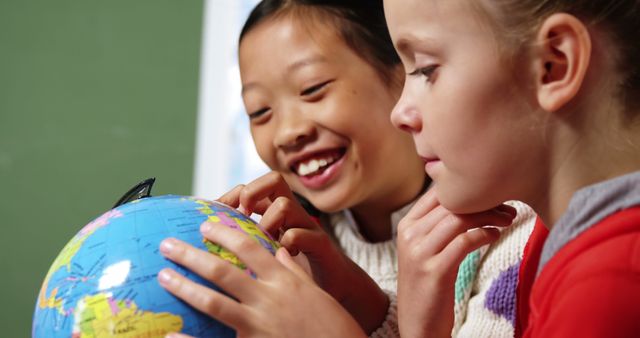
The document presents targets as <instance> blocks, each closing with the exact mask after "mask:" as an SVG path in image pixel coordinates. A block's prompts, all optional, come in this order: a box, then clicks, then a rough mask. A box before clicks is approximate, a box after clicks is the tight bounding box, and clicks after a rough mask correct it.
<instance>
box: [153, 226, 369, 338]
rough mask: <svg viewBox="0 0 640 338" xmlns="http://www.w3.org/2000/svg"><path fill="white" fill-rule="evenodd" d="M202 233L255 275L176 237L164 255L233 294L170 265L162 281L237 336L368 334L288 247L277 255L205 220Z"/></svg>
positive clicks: (164, 247)
mask: <svg viewBox="0 0 640 338" xmlns="http://www.w3.org/2000/svg"><path fill="white" fill-rule="evenodd" d="M201 232H202V235H203V236H204V237H205V238H207V239H208V240H210V241H212V242H215V243H218V244H220V245H222V246H223V247H225V248H226V249H227V250H229V251H231V252H233V253H234V254H236V255H237V256H238V258H239V259H240V260H242V261H243V262H244V263H245V264H246V265H247V267H248V268H249V269H251V270H252V271H253V272H254V273H255V275H256V279H253V278H252V277H251V276H250V275H249V274H247V273H246V272H244V271H243V270H241V269H239V268H237V267H236V266H234V265H232V264H231V263H229V262H227V261H225V260H223V259H222V258H220V257H218V256H215V255H212V254H210V253H208V252H206V251H203V250H199V249H196V248H194V247H193V246H191V245H188V244H187V243H184V242H181V241H178V240H175V239H168V240H165V241H164V242H163V244H162V245H161V251H162V253H163V255H165V257H167V258H169V259H171V260H172V261H174V262H176V263H178V264H180V265H182V266H184V267H185V268H187V269H189V270H192V271H193V272H195V273H197V274H198V275H200V276H202V277H204V278H205V279H207V280H209V281H211V282H212V283H214V284H215V285H217V286H218V287H220V288H222V289H223V290H225V291H226V292H227V293H228V294H229V296H227V295H225V294H222V293H220V292H217V291H215V290H213V289H210V288H207V287H205V286H203V285H201V284H198V283H195V282H193V281H192V280H190V279H187V278H185V277H184V276H182V275H181V274H179V273H176V272H175V271H173V270H171V269H164V270H162V271H161V272H160V274H159V275H158V279H159V281H160V284H161V285H162V286H163V287H164V288H166V289H167V290H168V291H169V292H171V293H172V294H174V295H175V296H177V297H179V298H181V299H182V300H184V301H185V302H187V303H189V304H190V305H192V306H193V307H195V308H196V309H198V310H200V311H202V312H203V313H206V314H208V315H209V316H211V317H214V318H216V319H218V320H219V321H221V322H223V323H224V324H226V325H228V326H230V327H232V328H234V329H235V330H236V332H237V336H238V337H364V336H365V335H364V333H363V332H362V330H361V328H360V327H359V325H358V323H356V321H355V320H354V319H353V318H352V317H351V316H350V315H349V314H348V313H347V312H346V311H345V310H344V308H343V307H342V306H340V304H338V302H336V301H335V300H334V299H333V298H332V297H331V296H329V295H328V294H327V293H325V292H324V291H323V290H322V289H320V288H318V287H317V285H315V283H314V281H313V280H312V279H311V277H310V276H309V275H308V274H307V273H306V272H305V271H304V270H303V269H302V268H300V267H299V266H298V265H297V264H296V263H295V262H294V261H293V259H292V257H291V256H290V255H289V253H288V252H287V250H285V249H284V248H280V249H279V250H278V251H277V252H276V257H274V256H272V255H271V254H270V253H269V252H268V251H267V250H266V249H265V248H263V247H261V246H260V244H258V242H256V241H255V240H253V239H251V238H250V237H248V236H247V235H245V234H243V233H241V232H239V231H236V230H233V229H231V228H228V227H226V226H223V225H218V224H209V223H203V225H202V228H201ZM176 337H183V336H182V335H176Z"/></svg>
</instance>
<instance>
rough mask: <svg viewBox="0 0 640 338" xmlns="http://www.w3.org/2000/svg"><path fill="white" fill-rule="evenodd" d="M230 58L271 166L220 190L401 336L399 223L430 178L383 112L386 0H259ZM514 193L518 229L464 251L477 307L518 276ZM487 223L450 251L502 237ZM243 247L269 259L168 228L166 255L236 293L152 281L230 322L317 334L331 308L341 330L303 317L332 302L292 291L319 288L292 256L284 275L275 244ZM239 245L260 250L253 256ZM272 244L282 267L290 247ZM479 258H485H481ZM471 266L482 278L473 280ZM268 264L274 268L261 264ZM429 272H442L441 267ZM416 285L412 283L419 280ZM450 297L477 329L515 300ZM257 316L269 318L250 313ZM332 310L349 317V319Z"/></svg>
mask: <svg viewBox="0 0 640 338" xmlns="http://www.w3.org/2000/svg"><path fill="white" fill-rule="evenodd" d="M239 58H240V71H241V78H242V84H243V90H242V96H243V100H244V103H245V106H246V110H247V113H248V116H249V119H250V126H251V134H252V136H253V139H254V142H255V144H256V149H257V150H258V153H259V155H260V156H261V158H262V159H263V160H264V161H265V162H266V163H267V164H268V165H269V167H270V168H271V169H273V170H274V173H271V174H268V175H266V176H264V177H261V178H259V179H258V180H256V181H254V182H252V183H250V184H248V185H246V186H239V187H237V188H236V189H234V190H233V191H231V192H230V193H228V194H227V195H225V196H223V197H222V198H221V199H220V200H221V201H223V202H225V203H227V204H229V205H232V206H234V207H238V208H241V209H243V210H244V211H245V212H246V213H248V214H249V213H251V212H256V213H259V214H262V215H263V217H262V219H261V222H260V225H261V226H262V227H263V228H264V229H265V230H266V231H268V232H270V233H271V234H272V235H274V236H275V237H277V238H279V240H280V242H281V243H282V244H283V246H284V247H285V248H287V249H288V250H289V252H292V253H294V254H295V253H297V252H298V251H301V252H302V253H303V254H304V255H306V257H308V262H307V264H308V265H309V268H310V270H311V272H312V274H311V275H312V276H313V278H314V280H315V282H316V283H317V284H318V285H319V286H320V287H322V289H323V290H324V291H325V292H327V293H328V294H329V295H331V296H332V297H333V299H335V300H337V301H338V302H339V304H340V305H342V306H343V307H344V308H345V309H346V310H347V311H348V312H349V314H351V315H352V316H353V317H354V318H355V320H356V321H357V323H358V324H359V326H360V327H361V329H362V330H364V331H365V332H366V333H368V334H371V335H373V336H386V337H391V336H398V329H397V317H396V312H395V304H394V303H395V302H394V298H395V288H396V276H397V273H398V271H397V263H396V259H397V258H396V243H395V239H396V232H397V231H396V229H397V225H398V222H399V220H400V219H401V218H402V217H403V216H404V215H405V214H406V213H407V211H408V210H409V208H410V207H411V206H412V205H413V203H414V201H415V200H416V198H417V197H418V195H420V194H421V193H422V192H424V191H425V190H426V186H427V185H428V184H429V183H430V180H428V179H427V178H426V175H425V173H424V163H423V162H422V161H421V160H420V158H419V157H418V156H417V155H416V149H415V147H414V145H413V143H412V140H411V137H410V136H409V135H407V134H405V133H402V132H401V131H400V130H397V129H395V128H393V126H392V124H391V122H390V120H389V113H390V112H391V109H392V108H393V106H394V105H395V103H396V101H397V100H398V98H399V94H400V92H401V88H402V77H403V76H404V74H403V72H402V69H401V67H400V59H399V58H398V55H397V53H396V52H395V50H394V49H393V45H392V43H391V40H390V38H389V35H388V32H387V29H386V25H385V23H384V16H383V11H382V3H381V1H371V0H350V1H346V0H335V1H331V0H316V1H311V0H306V1H305V0H298V1H274V0H267V1H263V2H261V3H260V4H259V5H258V7H256V9H255V10H254V11H253V12H252V14H251V16H250V17H249V19H248V20H247V23H246V25H245V27H244V29H243V31H242V34H241V38H240V48H239ZM289 187H290V188H291V189H292V190H293V191H295V192H296V193H297V194H299V195H302V196H303V197H304V198H305V199H306V200H308V201H309V202H310V203H311V204H312V205H313V206H314V207H315V208H317V209H319V210H320V211H321V216H320V223H321V226H318V224H316V223H315V222H314V221H313V220H311V218H310V217H309V216H308V215H307V214H306V213H305V212H304V210H302V208H301V207H300V205H298V204H297V203H295V198H294V196H293V194H292V192H291V191H290V190H289V189H290V188H289ZM514 205H516V207H517V209H518V210H517V212H518V213H519V214H520V215H519V218H516V220H515V222H516V223H517V226H515V227H512V228H514V229H516V230H517V232H516V231H513V232H509V230H506V231H505V236H503V237H504V238H505V241H504V242H503V244H502V245H501V246H500V247H501V248H503V249H501V250H489V249H488V248H485V250H483V251H482V253H481V254H478V255H476V256H473V257H472V260H471V262H472V263H471V264H469V265H464V266H465V267H467V269H466V270H465V271H466V272H468V274H465V275H464V276H465V278H467V279H466V280H465V283H466V284H465V285H463V289H465V287H466V286H468V287H469V289H465V290H463V292H462V297H459V298H461V299H462V298H465V297H466V298H465V299H466V300H468V298H469V297H471V289H470V287H471V286H478V291H477V292H478V293H477V295H476V296H477V297H476V300H477V302H478V303H480V306H478V307H476V308H482V309H484V308H486V307H485V306H484V303H485V299H495V298H490V297H489V298H487V297H485V296H486V295H487V292H488V290H489V289H490V288H496V286H494V284H495V285H497V290H498V291H499V292H496V294H498V295H502V294H513V293H514V292H515V283H514V282H513V281H512V283H508V284H504V285H503V284H501V283H500V281H501V280H502V279H499V278H498V277H499V276H498V274H500V273H501V272H502V269H505V270H506V269H508V268H509V267H510V266H511V265H512V264H517V262H518V259H519V255H520V253H521V246H522V243H524V239H525V238H526V236H527V235H528V232H527V229H530V227H527V226H522V225H523V224H524V223H526V222H527V221H530V220H531V219H532V218H533V214H532V213H531V212H530V211H529V210H528V208H526V206H524V205H522V204H514ZM515 214H516V208H514V207H508V206H506V205H503V206H500V207H499V208H496V209H494V210H490V211H486V212H484V211H483V212H481V213H478V214H476V215H470V216H467V217H457V216H455V215H451V214H450V213H449V212H448V211H447V210H445V209H441V210H440V216H441V217H443V218H446V219H447V222H448V224H450V225H451V227H452V229H459V228H465V229H472V228H477V227H482V226H485V225H487V224H491V225H495V226H507V225H509V224H511V222H512V221H513V220H514V217H515ZM323 229H324V230H323ZM325 230H326V232H325ZM203 234H204V235H205V236H206V237H207V238H209V239H211V240H213V241H216V242H218V243H220V244H222V245H224V246H227V247H228V248H229V249H231V250H232V251H233V250H234V249H235V248H237V247H236V245H238V243H235V241H241V240H240V239H239V238H237V237H235V236H234V237H231V238H230V237H228V236H232V235H229V234H227V233H226V232H225V231H224V229H215V227H214V228H210V227H205V228H203ZM489 234H490V235H489V236H473V235H471V236H466V235H462V236H461V237H463V238H467V239H468V240H469V241H468V242H467V244H466V245H465V246H464V248H463V249H464V250H462V251H461V252H460V253H459V261H458V263H459V262H460V261H462V259H463V258H464V257H465V255H466V253H469V252H471V251H473V250H474V249H476V248H478V247H480V246H482V245H484V244H487V243H490V242H493V241H496V240H497V239H498V233H497V232H496V231H489ZM218 236H221V237H224V238H219V237H218ZM332 239H333V241H332ZM245 246H249V247H250V244H247V243H243V244H242V250H240V251H242V253H240V252H239V256H240V258H241V259H242V260H243V261H244V262H245V263H246V264H247V265H249V266H251V265H252V264H260V265H261V266H262V267H269V269H264V268H263V269H257V270H258V271H257V275H258V280H256V281H253V280H247V279H246V278H245V276H241V275H238V273H239V272H237V271H233V270H229V269H227V268H226V267H225V266H224V265H220V262H218V261H217V260H216V258H215V257H211V256H210V255H209V256H206V255H202V253H200V252H195V251H194V250H193V249H192V248H191V247H188V246H186V245H184V244H183V243H179V242H176V241H173V240H169V241H167V242H166V243H165V245H163V246H162V247H161V250H162V251H163V254H165V255H166V256H167V257H169V258H170V259H173V260H175V261H176V262H178V263H180V264H182V265H184V266H186V267H188V268H190V269H192V270H194V271H196V272H202V273H203V274H204V275H205V277H207V278H209V279H211V280H213V281H214V282H215V283H216V284H217V285H219V286H221V287H222V288H223V289H225V290H226V291H228V292H229V293H230V294H231V295H233V296H234V297H235V298H236V299H238V300H239V302H235V301H232V300H230V299H229V298H226V296H223V295H220V294H218V293H216V292H214V291H212V290H203V289H202V288H201V287H200V286H197V285H193V284H192V283H189V281H188V280H185V279H184V278H182V277H181V276H179V275H177V274H175V273H173V272H172V271H165V272H164V273H162V274H161V275H160V281H161V282H162V283H163V285H164V286H165V287H167V288H168V289H169V290H170V291H171V292H174V293H175V294H176V295H178V296H179V297H181V298H183V299H185V300H186V301H188V302H189V303H191V304H193V305H194V306H196V307H198V308H199V309H201V310H202V311H204V312H206V313H209V314H210V315H212V316H214V317H216V318H219V319H220V320H222V321H223V322H225V323H227V324H228V325H230V326H233V327H234V328H235V329H236V330H237V331H238V333H239V335H253V334H256V335H260V334H264V335H273V336H277V337H281V336H286V335H287V334H290V335H291V336H295V337H299V336H305V335H304V334H303V332H308V333H310V334H312V335H313V336H321V335H322V334H323V333H326V334H327V335H329V336H331V334H335V333H336V332H339V329H340V325H338V324H337V322H336V323H334V321H332V320H329V324H328V325H329V326H331V328H332V329H336V330H338V331H332V330H328V329H327V331H314V330H318V329H319V328H318V327H316V326H315V324H316V322H315V321H314V322H313V323H309V322H308V323H304V322H303V321H301V320H300V319H301V318H308V317H310V316H312V317H313V318H314V320H316V319H317V320H318V321H317V323H318V325H319V324H321V323H325V322H324V321H323V320H320V318H321V317H324V316H327V318H331V316H332V315H333V314H332V312H331V311H334V310H336V307H335V304H333V303H332V302H330V301H328V302H327V306H329V308H331V311H329V310H327V311H325V312H323V313H317V312H315V309H316V308H315V305H317V306H318V308H322V307H321V306H320V305H321V304H323V302H321V301H314V306H311V305H310V304H309V303H308V302H305V301H301V300H303V299H306V298H305V297H306V296H307V295H308V293H307V291H308V292H309V293H313V294H314V295H315V294H317V292H318V291H317V290H313V291H311V290H307V289H306V288H305V287H306V286H307V282H308V281H307V280H306V279H305V278H304V277H300V276H298V275H296V273H295V271H298V270H296V269H295V268H292V269H293V270H294V273H293V274H291V273H286V272H284V271H283V269H282V267H279V266H278V265H276V264H274V262H272V261H269V259H270V257H267V256H264V255H263V254H261V253H257V251H258V250H257V249H256V250H253V249H247V247H245ZM505 249H506V250H505ZM511 249H513V252H514V254H511ZM236 250H238V249H236ZM248 252H255V256H254V255H250V254H248ZM482 254H486V256H485V257H484V258H483V257H482ZM278 257H279V259H281V260H282V259H283V260H284V261H283V262H284V264H285V265H286V266H289V265H288V264H289V263H290V259H289V258H288V256H287V254H286V253H280V254H279V256H278ZM283 257H285V258H283ZM492 257H493V258H492ZM505 258H506V259H505ZM271 260H273V258H271ZM481 261H483V262H489V263H485V264H484V265H483V267H484V268H481V267H479V265H480V262H481ZM493 261H500V262H501V263H503V264H504V266H498V268H496V267H495V266H492V265H491V262H493ZM354 262H355V263H354ZM478 268H480V273H479V276H480V278H478V280H479V281H481V282H482V283H480V284H482V285H477V284H474V281H476V279H475V278H474V274H475V273H476V272H478V271H477V269H478ZM212 270H214V271H216V272H215V274H214V273H213V272H211V271H212ZM266 270H268V271H271V270H273V271H277V272H278V273H277V274H275V273H269V272H265V274H261V273H260V271H266ZM212 275H213V276H212ZM216 276H218V277H219V278H221V279H222V280H217V278H216ZM369 276H370V277H369ZM432 277H433V280H434V281H441V278H440V277H439V276H434V275H432ZM446 277H447V278H449V277H452V278H449V279H448V280H447V282H448V283H450V284H451V286H453V284H454V282H455V278H456V273H455V272H454V273H453V274H451V275H448V276H446ZM507 277H510V275H508V276H507ZM372 279H373V280H372ZM494 282H496V283H494ZM505 285H506V287H505ZM303 286H305V287H303ZM251 290H259V291H251ZM382 290H385V291H386V292H382ZM415 290H416V292H419V288H416V289H415ZM298 291H300V292H298ZM465 291H468V292H465ZM258 295H260V296H258ZM499 301H500V300H499ZM469 303H470V304H473V302H472V301H470V302H469ZM458 304H459V305H460V306H459V307H460V308H462V310H463V311H461V313H462V315H458V316H456V319H457V320H458V322H459V323H460V324H461V325H462V323H463V322H464V321H466V322H467V323H468V325H467V326H462V330H461V332H464V329H465V327H467V328H468V329H467V330H475V328H476V326H473V324H474V323H475V324H476V325H480V326H482V327H484V331H482V332H484V333H482V334H484V335H487V334H494V335H495V333H496V332H498V334H501V335H509V334H512V332H513V327H512V324H511V323H510V322H509V320H510V318H511V316H512V315H513V311H511V312H509V311H506V312H505V315H504V316H502V313H501V312H500V311H494V312H490V311H489V310H486V311H485V312H480V313H478V312H477V311H469V312H468V313H466V317H465V316H464V310H465V308H466V304H465V303H464V302H459V303H458ZM277 305H280V307H277ZM434 305H437V306H440V305H441V304H439V303H434ZM450 305H451V309H453V304H450ZM510 305H511V306H510ZM512 305H513V301H512V300H511V301H510V300H509V299H507V301H506V302H505V306H506V309H507V310H508V309H511V310H512V309H513V306H512ZM305 306H306V308H305ZM509 306H510V307H509ZM223 309H224V310H223ZM469 309H470V310H472V309H473V307H469ZM293 318H295V320H292V321H294V322H295V323H293V322H291V323H288V324H287V325H288V326H291V327H297V329H291V331H288V330H286V331H281V330H283V329H286V328H287V327H286V326H284V327H283V326H279V325H280V324H283V323H285V322H287V321H286V320H287V319H293ZM452 319H453V316H451V317H449V318H446V320H447V321H448V320H452ZM443 320H444V319H443ZM264 322H269V323H270V324H272V326H269V325H267V326H264V325H263V326H262V327H259V325H258V324H256V323H264ZM338 322H340V321H338ZM340 323H343V324H345V325H346V326H349V325H351V324H353V323H350V322H349V321H348V320H344V321H342V322H340ZM478 323H479V324H478ZM260 325H262V324H260ZM279 330H280V331H279ZM480 332H481V331H477V332H476V333H477V334H480ZM334 336H335V335H334Z"/></svg>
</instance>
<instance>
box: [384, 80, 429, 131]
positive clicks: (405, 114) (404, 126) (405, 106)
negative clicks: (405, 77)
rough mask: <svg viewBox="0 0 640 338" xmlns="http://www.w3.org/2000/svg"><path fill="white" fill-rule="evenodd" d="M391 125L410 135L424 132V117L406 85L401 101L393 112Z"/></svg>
mask: <svg viewBox="0 0 640 338" xmlns="http://www.w3.org/2000/svg"><path fill="white" fill-rule="evenodd" d="M391 123H392V124H393V125H394V126H395V127H396V128H398V129H400V130H402V131H406V132H408V133H419V132H420V131H421V130H422V115H421V114H420V111H419V110H418V109H417V107H416V106H415V104H414V103H413V101H412V99H411V95H410V93H409V90H407V87H406V85H405V87H404V89H403V90H402V95H401V96H400V99H399V100H398V102H397V103H396V105H395V107H393V110H392V111H391Z"/></svg>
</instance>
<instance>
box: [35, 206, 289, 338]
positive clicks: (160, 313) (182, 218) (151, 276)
mask: <svg viewBox="0 0 640 338" xmlns="http://www.w3.org/2000/svg"><path fill="white" fill-rule="evenodd" d="M205 220H209V221H210V222H216V223H220V224H225V225H227V226H229V227H232V228H234V229H237V230H239V231H242V232H244V233H246V234H248V235H249V236H251V237H252V238H254V239H255V240H256V241H258V242H260V243H261V244H262V246H264V247H265V248H266V249H267V250H269V251H270V252H271V253H275V250H277V247H278V244H277V243H276V242H274V241H273V240H272V239H270V238H269V236H268V235H266V234H265V233H263V232H262V231H261V230H260V229H259V228H258V227H257V225H256V224H255V222H253V221H252V220H251V219H250V218H248V217H246V216H244V215H243V214H241V213H239V212H238V211H236V210H235V209H233V208H230V207H227V206H225V205H223V204H221V203H217V202H211V201H206V200H202V199H198V198H194V197H188V196H174V195H165V196H158V197H147V198H142V199H138V200H135V201H132V202H129V203H126V204H123V205H121V206H118V207H117V208H114V209H112V210H110V211H108V212H106V213H104V214H103V215H101V216H100V217H98V218H96V219H95V220H93V221H92V222H90V223H89V224H87V225H86V226H84V227H83V228H82V230H80V231H79V232H78V233H77V234H76V235H75V236H74V237H73V238H72V239H71V240H70V241H69V243H67V245H66V246H65V247H64V248H63V249H62V251H61V252H60V254H59V255H58V256H57V257H56V258H55V260H54V261H53V264H52V265H51V268H50V269H49V272H48V273H47V275H46V277H45V279H44V282H43V284H42V288H41V290H40V293H39V294H38V297H37V301H36V308H35V312H34V315H33V327H32V336H33V337H47V338H49V337H74V338H75V337H131V338H133V337H145V338H146V337H164V336H165V335H166V334H167V333H169V332H182V333H185V334H189V335H191V336H195V337H235V332H234V331H233V330H232V329H230V328H229V327H226V326H225V325H223V324H221V323H219V322H217V321H216V320H214V319H211V318H210V317H208V316H206V315H204V314H202V313H200V312H198V311H197V310H195V309H193V308H191V307H190V306H188V305H187V304H186V303H184V302H182V301H181V300H179V299H178V298H176V297H174V296H173V295H171V294H170V293H168V292H167V291H165V290H164V289H163V288H162V287H161V286H160V285H159V283H158V281H157V274H158V272H159V271H160V270H162V269H163V268H166V267H170V268H173V269H175V270H176V271H178V272H180V273H182V274H183V275H185V276H187V277H188V278H191V279H192V280H194V281H197V282H198V283H201V284H204V285H207V286H209V287H212V288H215V286H214V285H212V284H211V283H210V282H208V281H206V280H204V279H202V278H200V277H199V276H197V275H195V274H194V273H192V272H190V271H188V270H185V269H183V268H181V267H180V266H178V265H176V264H175V263H173V262H171V261H169V260H167V259H165V258H164V257H163V256H162V255H161V254H160V252H159V249H158V247H159V244H160V242H161V241H162V240H164V239H165V238H168V237H175V238H178V239H180V240H182V241H185V242H188V243H190V244H191V245H193V246H195V247H197V248H200V249H202V250H207V251H209V252H211V253H213V254H216V255H219V256H220V257H222V258H223V259H226V260H228V261H230V262H231V263H233V264H235V265H236V266H238V267H239V268H241V269H245V270H246V271H247V273H248V274H251V271H249V270H248V269H246V267H245V266H244V264H243V263H242V262H240V261H239V260H238V259H237V257H236V256H235V255H233V254H232V253H230V252H228V251H226V250H225V249H224V248H222V247H220V246H218V245H216V244H214V243H211V242H209V241H206V240H204V238H203V236H202V235H201V234H200V231H199V228H200V224H201V223H202V222H204V221H205Z"/></svg>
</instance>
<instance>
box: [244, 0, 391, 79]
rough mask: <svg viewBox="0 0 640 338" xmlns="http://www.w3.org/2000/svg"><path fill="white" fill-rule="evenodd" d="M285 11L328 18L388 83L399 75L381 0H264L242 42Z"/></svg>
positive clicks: (354, 49)
mask: <svg viewBox="0 0 640 338" xmlns="http://www.w3.org/2000/svg"><path fill="white" fill-rule="evenodd" d="M284 14H294V15H298V16H302V15H306V16H314V15H315V16H317V15H320V16H321V17H320V18H321V19H328V20H326V21H328V22H330V23H331V24H335V28H336V31H337V32H338V33H339V34H340V36H341V38H342V39H343V40H344V41H345V42H346V44H347V45H348V46H349V47H350V48H351V49H352V50H353V51H354V52H355V53H356V54H358V55H359V56H360V57H361V58H362V59H363V60H365V61H366V62H367V63H369V64H370V65H371V66H372V67H374V68H375V69H376V70H377V71H378V73H379V74H380V76H381V77H382V79H383V80H385V81H386V82H388V83H389V82H391V81H393V80H394V79H395V78H396V76H394V75H393V74H394V69H395V68H396V66H398V65H400V58H399V57H398V54H397V53H396V51H395V49H394V48H393V43H392V42H391V37H390V36H389V31H388V30H387V24H386V21H385V17H384V9H383V6H382V0H263V1H261V2H260V3H259V4H258V5H257V6H256V7H255V8H254V9H253V11H252V12H251V14H250V15H249V18H248V19H247V21H246V22H245V24H244V27H243V28H242V31H241V33H240V42H241V41H242V39H243V38H244V37H245V36H246V34H247V33H249V32H250V31H251V30H252V29H253V28H255V27H256V26H257V25H258V24H260V23H261V22H264V21H265V20H268V19H271V18H275V17H277V16H279V15H284ZM303 19H307V17H305V18H303ZM326 21H325V20H323V21H322V22H326ZM303 22H304V21H303Z"/></svg>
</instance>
